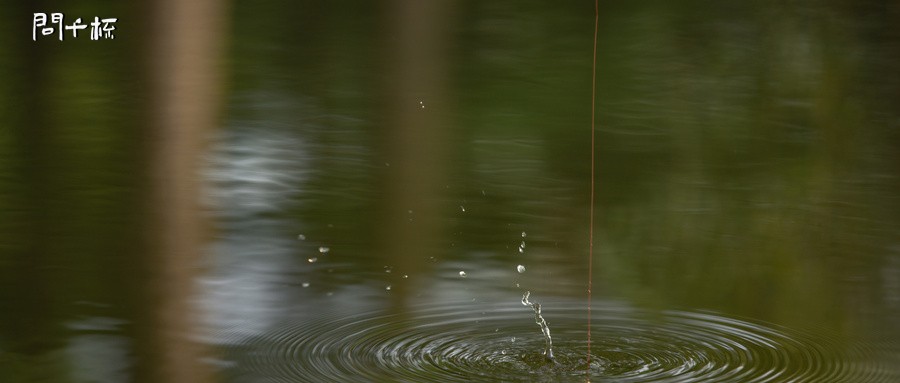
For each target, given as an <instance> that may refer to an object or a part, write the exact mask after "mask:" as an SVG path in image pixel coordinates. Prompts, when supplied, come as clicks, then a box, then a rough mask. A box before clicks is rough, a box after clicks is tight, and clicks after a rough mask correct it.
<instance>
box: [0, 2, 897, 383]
mask: <svg viewBox="0 0 900 383" xmlns="http://www.w3.org/2000/svg"><path fill="white" fill-rule="evenodd" d="M170 3H171V4H170ZM173 4H174V5H173ZM178 4H179V2H177V1H162V2H153V1H147V2H114V1H59V2H56V1H47V2H44V3H43V4H41V3H40V2H16V3H15V4H13V3H11V4H5V5H3V6H0V101H2V102H0V380H2V381H4V382H32V381H35V382H37V381H46V382H117V381H214V380H216V374H215V372H214V371H215V367H214V364H212V365H213V366H212V367H211V363H204V362H202V361H203V360H207V361H208V360H210V359H215V357H214V355H215V347H213V346H211V344H212V343H215V342H214V341H209V339H210V338H215V336H214V335H210V334H215V333H217V331H220V330H221V329H223V328H228V329H231V330H235V329H236V328H244V327H246V331H248V332H264V331H265V328H266V324H268V323H277V322H278V321H281V320H287V318H291V317H292V315H294V314H292V312H293V313H295V312H297V311H304V310H306V311H310V310H314V309H315V308H316V307H320V306H322V305H326V306H328V305H331V306H342V305H344V306H346V307H345V308H344V309H345V310H352V307H353V304H355V303H358V302H365V305H368V306H365V307H369V306H372V307H391V308H393V309H396V310H402V309H403V308H404V307H409V306H411V305H415V304H416V303H417V302H420V301H422V300H428V299H433V298H434V297H444V296H445V295H446V294H450V293H447V291H446V287H447V286H448V283H453V282H452V281H458V280H459V278H458V275H457V273H458V271H460V270H465V271H467V273H468V275H469V277H468V278H467V279H466V280H465V286H464V287H463V286H460V287H459V291H458V292H457V293H456V294H457V295H453V297H455V298H469V297H482V296H484V297H487V296H492V297H494V296H503V294H507V293H509V292H513V294H512V295H516V294H517V293H515V292H516V291H519V290H517V288H516V287H515V286H514V282H513V279H512V278H513V277H512V276H503V277H500V278H497V277H496V276H497V275H505V274H502V273H506V272H512V271H514V270H515V265H517V264H525V265H526V266H527V267H528V270H529V272H528V273H526V274H525V275H523V276H522V277H521V278H523V279H522V280H521V281H520V282H522V283H528V284H529V286H531V288H532V289H533V290H537V291H540V292H541V294H542V295H544V296H560V297H583V296H584V295H585V291H586V284H587V270H586V267H587V261H588V224H589V218H588V217H589V216H588V206H589V201H590V193H589V191H590V180H591V174H590V173H591V170H590V169H591V166H590V161H591V155H592V153H591V147H590V134H591V130H590V129H591V126H590V122H591V107H592V105H591V70H592V61H591V60H592V48H593V46H592V44H593V34H592V33H593V26H594V20H593V11H594V8H593V7H594V4H593V2H589V1H579V2H576V1H563V2H540V1H512V0H509V1H499V0H498V1H456V2H430V3H427V5H422V4H416V3H415V2H404V1H394V2H363V1H329V2H317V1H270V2H250V1H235V2H232V3H231V4H229V5H227V6H226V5H225V3H220V2H216V1H198V2H191V3H190V4H191V5H185V4H181V5H178ZM34 12H63V13H65V15H66V21H67V23H68V22H71V21H72V19H74V18H76V17H82V18H84V19H93V17H94V16H99V17H117V18H118V22H117V23H116V28H117V29H116V31H115V39H111V40H99V41H91V40H90V39H89V38H88V37H87V36H86V34H83V33H84V32H82V34H79V37H78V38H71V36H68V37H66V38H65V39H64V41H58V40H56V39H51V38H47V37H42V38H39V39H38V41H32V40H31V38H30V37H31V36H30V32H31V28H32V15H33V13H34ZM897 20H900V6H898V4H897V3H896V2H892V1H870V0H863V1H849V0H798V1H766V0H760V1H742V2H737V1H727V2H720V1H699V0H683V1H638V2H613V1H601V2H600V17H599V39H598V42H597V50H598V58H597V69H596V74H597V100H596V103H595V105H594V106H595V107H596V111H597V125H596V131H595V133H596V149H595V152H594V153H593V155H594V156H595V158H596V161H597V162H596V163H597V167H596V171H595V174H594V176H595V177H596V181H595V182H596V183H595V186H596V190H597V194H596V198H595V202H596V213H595V214H596V218H595V232H594V242H595V254H594V270H593V278H594V281H593V282H594V295H595V296H596V297H612V298H616V299H623V300H627V301H630V302H634V303H635V304H636V305H639V306H643V307H651V308H660V309H663V308H682V309H710V310H716V311H719V312H724V313H728V314H731V315H739V316H745V317H750V318H755V319H759V320H765V321H769V322H773V323H776V324H780V325H783V326H787V327H806V326H816V327H820V328H824V329H826V331H828V332H830V333H832V334H833V335H835V336H836V337H838V338H841V339H846V340H847V341H848V342H851V341H852V342H868V341H873V342H874V341H877V342H879V344H883V345H885V346H881V348H879V349H878V350H879V351H878V352H874V353H873V355H872V356H871V357H872V358H876V359H883V360H886V361H894V362H896V361H898V360H897V355H900V352H898V345H900V328H898V327H897V325H896V323H897V321H898V320H900V75H898V73H900V24H898V23H897V22H896V21H897ZM195 201H196V202H195ZM522 232H526V233H527V237H524V238H523V235H522V234H521V233H522ZM301 235H302V239H298V238H299V237H298V236H301ZM522 241H526V242H527V247H525V248H524V251H522V252H520V251H519V249H518V247H519V245H520V243H521V242H522ZM320 248H323V249H320ZM324 248H327V249H324ZM323 250H324V251H323ZM403 275H407V276H408V278H407V277H402V276H403ZM451 285H452V284H451ZM386 286H392V289H391V290H390V292H386V291H385V287H386ZM451 290H452V289H451ZM442 294H445V295H442ZM451 295H452V294H451ZM514 299H515V298H514ZM546 299H551V298H546ZM525 315H527V313H526V314H525ZM182 346H183V347H182ZM894 376H896V371H895V372H894Z"/></svg>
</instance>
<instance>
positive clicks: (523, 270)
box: [516, 265, 525, 274]
mask: <svg viewBox="0 0 900 383" xmlns="http://www.w3.org/2000/svg"><path fill="white" fill-rule="evenodd" d="M516 271H518V272H519V274H522V273H524V272H525V266H522V265H519V266H516Z"/></svg>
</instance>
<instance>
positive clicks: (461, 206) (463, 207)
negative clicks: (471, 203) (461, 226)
mask: <svg viewBox="0 0 900 383" xmlns="http://www.w3.org/2000/svg"><path fill="white" fill-rule="evenodd" d="M459 209H460V210H462V211H463V213H465V212H466V208H465V206H463V205H459Z"/></svg>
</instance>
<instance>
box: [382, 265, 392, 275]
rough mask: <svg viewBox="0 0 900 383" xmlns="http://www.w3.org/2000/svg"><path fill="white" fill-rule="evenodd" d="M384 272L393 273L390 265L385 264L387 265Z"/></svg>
mask: <svg viewBox="0 0 900 383" xmlns="http://www.w3.org/2000/svg"><path fill="white" fill-rule="evenodd" d="M384 272H385V273H388V274H390V273H391V267H390V266H385V267H384Z"/></svg>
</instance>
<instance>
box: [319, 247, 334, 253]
mask: <svg viewBox="0 0 900 383" xmlns="http://www.w3.org/2000/svg"><path fill="white" fill-rule="evenodd" d="M329 251H331V249H329V248H327V247H325V246H319V252H320V253H322V254H325V253H327V252H329Z"/></svg>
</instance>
